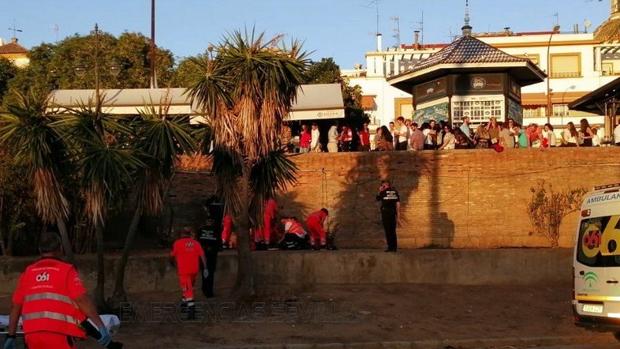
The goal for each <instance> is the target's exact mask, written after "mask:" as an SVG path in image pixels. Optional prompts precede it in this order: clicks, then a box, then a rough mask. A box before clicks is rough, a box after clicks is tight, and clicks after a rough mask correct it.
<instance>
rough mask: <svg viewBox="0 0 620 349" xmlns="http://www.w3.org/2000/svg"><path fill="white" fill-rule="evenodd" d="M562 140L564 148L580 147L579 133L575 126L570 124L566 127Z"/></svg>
mask: <svg viewBox="0 0 620 349" xmlns="http://www.w3.org/2000/svg"><path fill="white" fill-rule="evenodd" d="M562 139H563V141H564V146H566V147H578V146H579V132H578V131H577V128H575V124H573V123H572V122H569V123H568V124H567V125H566V129H564V132H562Z"/></svg>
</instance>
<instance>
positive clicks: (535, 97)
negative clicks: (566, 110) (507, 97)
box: [521, 91, 587, 106]
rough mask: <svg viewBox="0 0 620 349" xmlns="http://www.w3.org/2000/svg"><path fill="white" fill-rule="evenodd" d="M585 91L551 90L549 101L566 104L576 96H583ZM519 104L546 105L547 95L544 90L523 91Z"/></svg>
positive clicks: (576, 97)
mask: <svg viewBox="0 0 620 349" xmlns="http://www.w3.org/2000/svg"><path fill="white" fill-rule="evenodd" d="M586 94H587V93H586V92H575V91H573V92H566V93H564V92H552V93H551V103H553V104H568V103H570V102H572V101H574V100H576V99H578V98H581V97H583V96H585V95H586ZM521 104H522V105H523V106H546V105H547V95H546V94H545V93H544V92H536V93H523V94H522V95H521Z"/></svg>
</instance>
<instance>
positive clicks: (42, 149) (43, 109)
mask: <svg viewBox="0 0 620 349" xmlns="http://www.w3.org/2000/svg"><path fill="white" fill-rule="evenodd" d="M13 93H14V94H15V98H14V100H15V101H16V102H15V103H14V104H9V105H8V107H7V109H8V113H3V114H2V115H1V116H0V144H2V145H3V146H4V147H5V148H6V149H7V150H8V151H9V152H11V153H13V156H14V158H15V160H16V161H17V162H18V163H20V164H21V165H23V166H25V167H26V168H27V170H28V174H29V176H30V177H31V180H32V186H33V190H34V195H35V200H36V209H37V212H38V214H39V216H40V217H41V219H42V220H43V221H44V222H45V223H55V224H56V225H57V227H58V230H59V232H60V235H61V238H62V244H63V248H64V250H65V254H66V256H67V258H68V260H69V261H73V260H74V258H73V250H72V248H71V241H70V240H69V234H68V232H67V226H66V220H67V219H68V217H69V202H68V200H67V198H66V196H65V194H64V189H63V185H62V180H61V178H60V177H62V175H61V169H62V167H63V166H65V165H66V164H67V161H66V159H67V157H66V155H67V149H66V144H65V143H64V141H63V139H62V138H61V137H60V135H59V134H58V133H57V132H56V131H55V130H54V128H53V127H51V124H52V122H53V121H54V112H53V111H50V109H49V108H48V106H49V103H48V102H49V100H48V97H47V95H46V93H44V92H43V91H34V90H31V91H29V92H28V93H25V94H23V93H20V92H17V91H13Z"/></svg>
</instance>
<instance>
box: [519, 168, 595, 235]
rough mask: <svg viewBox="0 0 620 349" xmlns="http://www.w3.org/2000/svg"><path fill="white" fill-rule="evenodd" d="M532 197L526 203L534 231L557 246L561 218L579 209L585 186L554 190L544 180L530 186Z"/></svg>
mask: <svg viewBox="0 0 620 349" xmlns="http://www.w3.org/2000/svg"><path fill="white" fill-rule="evenodd" d="M530 190H531V192H532V198H531V200H530V203H529V205H528V207H527V208H528V215H529V217H530V222H531V223H532V225H533V227H534V230H535V231H536V233H538V234H541V235H543V236H545V237H546V238H547V239H548V240H549V242H550V243H551V247H558V241H559V239H560V225H561V224H562V219H564V217H566V215H568V214H569V213H571V212H574V211H576V210H578V209H579V207H580V206H581V202H582V200H583V196H584V194H585V193H586V192H587V190H586V189H585V188H577V189H569V190H566V191H562V192H556V191H554V189H553V186H552V185H551V184H548V183H546V182H545V181H544V180H542V181H540V182H539V183H538V185H537V186H536V187H532V188H531V189H530Z"/></svg>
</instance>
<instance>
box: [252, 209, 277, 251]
mask: <svg viewBox="0 0 620 349" xmlns="http://www.w3.org/2000/svg"><path fill="white" fill-rule="evenodd" d="M277 215H278V203H277V202H276V200H275V199H274V198H269V199H268V200H267V201H265V207H264V212H263V226H262V227H260V228H257V229H256V230H255V235H254V239H255V241H256V249H257V250H265V249H267V248H275V245H274V244H272V243H271V235H272V233H273V226H274V225H275V223H276V216H277Z"/></svg>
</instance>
